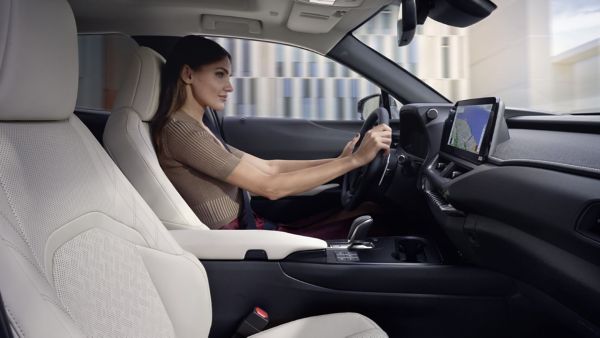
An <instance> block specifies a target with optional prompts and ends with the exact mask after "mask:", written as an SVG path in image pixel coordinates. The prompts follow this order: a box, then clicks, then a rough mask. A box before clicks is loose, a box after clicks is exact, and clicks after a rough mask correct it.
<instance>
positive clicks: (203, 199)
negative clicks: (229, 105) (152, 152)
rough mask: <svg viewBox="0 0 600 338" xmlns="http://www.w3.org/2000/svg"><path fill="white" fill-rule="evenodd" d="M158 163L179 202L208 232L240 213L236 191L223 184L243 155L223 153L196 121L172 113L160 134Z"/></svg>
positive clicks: (238, 191) (239, 152)
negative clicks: (178, 196) (183, 203)
mask: <svg viewBox="0 0 600 338" xmlns="http://www.w3.org/2000/svg"><path fill="white" fill-rule="evenodd" d="M161 142H162V147H161V148H162V149H161V150H160V153H159V154H158V160H159V162H160V165H161V167H162V168H163V170H164V171H165V174H166V175H167V177H168V178H169V179H170V180H171V182H172V183H173V185H174V186H175V188H176V189H177V191H178V192H179V193H180V194H181V196H182V197H183V199H184V200H185V201H186V202H187V203H188V205H189V206H190V207H191V208H192V210H194V212H195V213H196V215H197V216H198V218H200V220H201V221H202V222H204V224H206V225H207V226H208V227H209V228H211V229H219V228H222V227H223V226H225V225H227V224H229V223H230V222H231V221H233V220H234V219H235V218H237V217H238V215H239V213H240V208H241V205H242V201H241V198H242V196H241V194H240V189H239V188H238V187H236V186H234V185H231V184H229V183H227V182H225V178H227V176H229V175H230V174H231V172H232V171H233V169H234V168H235V167H236V166H237V165H238V163H239V162H240V159H241V158H242V156H243V155H244V153H243V152H242V151H240V150H238V149H235V148H233V147H231V146H229V148H230V150H231V152H229V151H227V150H226V149H225V148H224V147H223V145H222V144H221V143H220V141H219V140H217V139H216V138H215V137H214V136H213V135H212V133H211V132H209V131H208V130H206V129H205V128H204V127H203V126H202V124H200V122H199V121H197V120H195V119H194V118H193V117H191V116H189V115H188V114H186V113H184V112H181V111H179V112H176V113H174V114H173V116H172V118H171V119H170V120H169V121H168V122H167V124H166V125H165V127H164V128H163V131H162V139H161Z"/></svg>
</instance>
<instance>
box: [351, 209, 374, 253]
mask: <svg viewBox="0 0 600 338" xmlns="http://www.w3.org/2000/svg"><path fill="white" fill-rule="evenodd" d="M371 225H373V218H372V217H371V216H369V215H364V216H360V217H358V218H356V219H355V220H354V221H353V222H352V225H351V226H350V231H349V232H348V249H372V248H373V243H371V242H369V241H367V234H368V232H369V229H370V228H371Z"/></svg>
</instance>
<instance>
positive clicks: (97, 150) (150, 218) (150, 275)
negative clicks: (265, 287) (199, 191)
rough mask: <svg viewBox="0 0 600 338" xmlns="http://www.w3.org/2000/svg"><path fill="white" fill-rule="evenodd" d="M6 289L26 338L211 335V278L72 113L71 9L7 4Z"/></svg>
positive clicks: (2, 210) (3, 61)
mask: <svg viewBox="0 0 600 338" xmlns="http://www.w3.org/2000/svg"><path fill="white" fill-rule="evenodd" d="M0 23H1V24H0V290H1V291H2V296H3V298H4V303H5V306H6V309H7V313H8V316H9V320H10V323H11V327H12V330H13V332H14V333H15V334H16V335H17V336H19V337H72V336H75V337H105V336H114V337H173V336H177V337H206V336H208V332H209V330H210V324H211V301H210V292H209V288H208V281H207V276H206V272H205V270H204V268H203V267H202V265H201V264H200V263H199V261H198V260H197V259H196V258H195V257H193V256H192V255H191V254H189V253H187V252H185V251H184V250H182V249H181V247H180V246H179V245H178V244H177V243H176V242H175V241H174V240H173V238H172V237H171V235H170V234H169V233H168V231H167V230H166V229H165V228H164V227H163V225H162V224H161V222H160V220H159V219H158V218H157V217H156V215H155V214H154V213H153V212H152V210H151V209H150V208H149V207H148V205H147V204H146V203H145V202H144V200H143V199H142V198H141V197H140V195H139V194H138V193H137V192H136V191H135V189H134V188H133V187H132V186H131V184H130V183H129V182H128V181H127V179H126V178H125V177H124V176H123V174H122V173H121V172H120V171H119V169H118V168H117V167H116V165H115V164H114V163H113V162H112V161H111V159H110V158H109V156H108V155H107V154H106V152H105V151H104V149H102V147H101V145H100V144H99V143H98V142H97V141H96V139H95V138H94V137H93V136H92V134H91V133H90V132H89V131H88V130H87V129H86V127H85V126H84V125H83V124H82V123H81V121H79V120H78V119H77V117H75V116H74V115H73V110H74V107H75V98H76V92H77V80H78V56H77V37H76V28H75V20H74V18H73V13H72V11H71V9H70V8H69V5H68V4H67V2H66V1H65V0H0Z"/></svg>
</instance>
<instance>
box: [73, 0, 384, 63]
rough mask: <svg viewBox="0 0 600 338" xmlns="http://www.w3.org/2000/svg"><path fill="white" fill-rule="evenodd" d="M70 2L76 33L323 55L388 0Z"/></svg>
mask: <svg viewBox="0 0 600 338" xmlns="http://www.w3.org/2000/svg"><path fill="white" fill-rule="evenodd" d="M308 1H309V0H247V1H239V0H103V1H92V0H69V3H70V4H71V7H72V8H73V11H74V13H75V18H76V21H77V27H78V30H79V32H80V33H92V32H121V33H125V34H128V35H175V36H182V35H187V34H202V35H213V36H229V37H241V38H249V39H254V40H264V41H273V42H283V43H286V44H290V45H295V46H300V47H304V48H307V49H311V50H314V51H316V52H318V53H321V54H327V53H328V52H329V50H331V48H333V47H334V46H335V45H336V44H337V43H338V41H340V40H341V39H342V38H343V37H344V36H345V35H346V34H348V33H349V32H351V31H352V30H353V29H355V28H356V27H358V26H360V24H361V23H363V22H364V21H366V20H368V19H369V18H370V17H371V16H373V15H375V14H376V13H377V12H378V11H379V10H380V9H381V8H383V7H385V6H386V5H388V4H390V3H391V2H392V1H391V0H336V1H335V3H334V4H333V5H320V4H314V3H309V2H308Z"/></svg>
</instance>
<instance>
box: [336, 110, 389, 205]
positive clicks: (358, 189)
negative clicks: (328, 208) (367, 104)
mask: <svg viewBox="0 0 600 338" xmlns="http://www.w3.org/2000/svg"><path fill="white" fill-rule="evenodd" d="M377 124H387V125H389V124H390V115H389V113H388V111H387V110H386V109H385V108H382V107H379V108H377V109H375V110H374V111H373V112H372V113H371V114H369V117H367V119H366V120H365V122H364V123H363V125H362V127H361V128H360V137H359V139H358V142H356V145H355V146H354V150H353V152H354V151H356V149H358V147H359V146H360V144H361V142H362V140H363V138H364V136H365V134H366V133H367V131H369V130H370V129H371V128H373V127H374V126H376V125H377ZM386 160H387V155H385V154H384V153H383V151H380V152H379V154H377V156H375V158H374V159H373V160H372V161H371V162H370V163H369V164H367V165H364V166H362V167H360V168H356V169H354V170H352V171H349V172H347V173H346V174H345V175H344V181H343V183H342V206H343V207H344V208H345V209H347V210H352V209H354V208H356V206H357V205H358V203H359V202H360V201H362V199H363V198H364V195H365V193H366V192H367V187H368V186H369V183H370V182H372V181H373V179H374V178H375V177H376V176H377V175H378V174H381V172H382V171H383V169H384V167H385V165H386Z"/></svg>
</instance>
